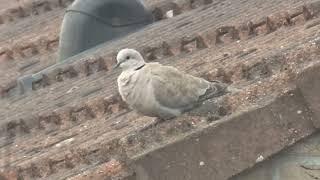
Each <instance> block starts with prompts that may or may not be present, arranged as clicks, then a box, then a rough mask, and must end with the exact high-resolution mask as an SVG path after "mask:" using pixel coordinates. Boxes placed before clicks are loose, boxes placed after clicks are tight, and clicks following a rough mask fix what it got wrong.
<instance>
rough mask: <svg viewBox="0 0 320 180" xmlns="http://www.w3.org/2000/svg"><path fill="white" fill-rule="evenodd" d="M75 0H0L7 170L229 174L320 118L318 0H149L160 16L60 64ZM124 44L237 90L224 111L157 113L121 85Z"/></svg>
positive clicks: (0, 140) (310, 129) (2, 137)
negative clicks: (158, 116) (130, 100)
mask: <svg viewBox="0 0 320 180" xmlns="http://www.w3.org/2000/svg"><path fill="white" fill-rule="evenodd" d="M69 3H70V1H67V0H47V1H45V0H39V1H31V0H30V1H27V0H26V1H24V4H23V5H21V4H16V6H15V5H12V6H11V5H10V6H9V8H8V9H6V8H3V9H2V10H1V13H0V17H1V25H0V33H1V36H0V47H1V49H0V63H1V67H0V68H1V71H0V75H1V76H0V77H1V78H0V93H1V103H0V117H1V121H0V129H1V131H0V150H1V159H0V170H1V171H0V179H1V178H4V179H137V180H144V179H146V180H148V179H150V180H153V179H155V180H158V179H159V180H160V179H174V180H180V179H184V180H185V179H188V180H194V179H197V180H207V179H212V177H214V179H218V180H224V179H228V178H230V177H231V176H233V175H235V174H237V173H240V172H241V171H243V170H245V169H247V168H250V167H252V166H254V165H255V164H256V160H257V158H258V157H259V156H261V155H263V157H264V158H266V157H269V156H271V155H273V154H275V153H277V152H279V151H280V150H282V149H283V148H286V147H287V146H290V145H292V144H293V143H295V142H296V141H298V140H299V139H301V138H303V137H307V136H308V135H310V134H312V133H314V132H316V131H317V128H318V127H319V126H320V123H319V116H320V112H319V97H318V96H317V92H319V91H320V87H319V86H320V84H319V82H318V79H319V76H320V75H319V70H318V69H319V67H320V66H319V64H318V63H319V62H318V61H319V55H320V54H319V46H320V39H319V34H320V30H319V26H318V25H319V24H320V21H319V19H318V18H319V16H320V1H319V0H304V1H296V0H269V1H263V0H239V1H233V0H194V1H188V0H163V1H160V0H159V1H151V0H149V1H146V3H147V5H148V6H149V8H151V9H152V10H153V13H154V15H155V17H156V19H157V21H156V22H155V23H154V24H152V25H150V26H148V27H146V28H145V29H143V30H141V31H138V32H136V33H133V34H130V35H129V36H127V37H124V38H122V39H120V40H117V41H114V42H111V43H106V44H103V45H100V46H98V47H96V48H93V49H91V50H89V51H86V52H85V53H82V54H80V55H79V56H76V57H74V58H71V59H70V60H68V61H67V62H66V63H64V64H56V65H54V64H55V61H56V53H57V52H56V51H57V42H58V38H59V37H58V36H59V34H58V33H59V28H60V27H59V26H60V23H61V20H62V18H63V12H64V10H65V7H66V6H67V5H68V4H69ZM170 10H173V13H174V17H172V18H169V19H167V18H166V17H165V13H166V12H167V11H170ZM124 47H131V48H135V49H138V50H140V51H141V52H142V53H143V55H144V56H145V58H146V59H147V60H148V61H159V62H160V63H163V64H168V65H172V66H175V67H177V68H178V69H181V70H184V71H186V72H188V73H191V74H193V75H196V76H200V77H203V78H206V79H208V80H213V79H218V80H221V81H223V82H226V83H229V84H231V85H232V86H234V87H236V88H238V89H239V92H237V93H234V94H227V95H225V96H223V97H221V98H220V99H219V101H220V102H221V103H220V104H219V108H218V110H217V111H218V112H217V113H218V115H217V116H216V117H196V116H188V115H187V114H186V115H183V116H182V117H179V118H176V119H173V120H170V121H165V122H161V123H160V124H154V120H155V119H154V118H148V117H143V116H141V115H138V114H136V113H134V112H132V111H131V110H129V109H128V108H127V107H126V105H125V103H123V102H122V101H121V100H120V97H119V96H118V94H117V87H116V82H115V79H116V78H117V76H118V75H119V72H118V71H117V72H115V71H112V70H111V66H112V65H113V64H114V57H115V54H116V52H117V51H118V50H119V49H121V48H124ZM52 65H54V66H52ZM49 66H51V67H50V68H47V69H45V68H46V67H49ZM43 69H45V70H43ZM41 70H42V72H41V74H38V75H39V76H40V77H41V78H40V80H39V81H37V82H35V83H34V84H33V90H32V91H31V92H27V93H25V94H22V95H21V94H19V93H18V92H19V88H18V86H17V83H16V80H17V78H18V77H20V76H23V75H28V74H31V73H37V72H39V71H41Z"/></svg>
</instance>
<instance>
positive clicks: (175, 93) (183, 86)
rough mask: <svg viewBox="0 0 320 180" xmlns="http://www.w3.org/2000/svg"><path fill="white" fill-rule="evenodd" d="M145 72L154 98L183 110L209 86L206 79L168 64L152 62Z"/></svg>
mask: <svg viewBox="0 0 320 180" xmlns="http://www.w3.org/2000/svg"><path fill="white" fill-rule="evenodd" d="M147 72H148V73H149V74H148V75H149V77H150V82H151V83H152V87H153V91H154V96H155V99H156V100H157V102H158V103H159V104H160V105H162V106H165V107H167V108H173V109H182V110H183V109H186V108H190V107H193V106H194V105H195V104H196V103H197V102H198V100H199V98H200V96H202V95H204V94H205V93H206V91H207V89H209V88H210V83H209V82H208V81H206V80H204V79H201V78H197V77H194V76H191V75H188V74H185V73H183V72H181V71H179V70H177V69H175V68H173V67H170V66H163V65H160V64H153V65H150V66H148V67H147Z"/></svg>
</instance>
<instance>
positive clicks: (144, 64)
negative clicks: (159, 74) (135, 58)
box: [135, 64, 146, 71]
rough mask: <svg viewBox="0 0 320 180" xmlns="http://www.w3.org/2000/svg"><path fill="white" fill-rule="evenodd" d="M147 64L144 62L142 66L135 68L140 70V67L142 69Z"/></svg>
mask: <svg viewBox="0 0 320 180" xmlns="http://www.w3.org/2000/svg"><path fill="white" fill-rule="evenodd" d="M145 65H146V64H143V65H142V66H140V67H137V68H136V69H135V71H138V70H139V69H142V68H143V67H144V66H145Z"/></svg>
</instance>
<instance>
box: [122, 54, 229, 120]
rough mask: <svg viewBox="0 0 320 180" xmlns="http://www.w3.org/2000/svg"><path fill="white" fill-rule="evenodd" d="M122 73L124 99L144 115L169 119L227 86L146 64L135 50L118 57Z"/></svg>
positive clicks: (174, 69)
mask: <svg viewBox="0 0 320 180" xmlns="http://www.w3.org/2000/svg"><path fill="white" fill-rule="evenodd" d="M116 67H121V69H122V73H121V74H120V76H119V77H118V80H117V82H118V88H119V93H120V95H121V97H122V99H123V100H124V101H125V102H126V103H127V104H128V105H129V106H130V107H131V108H132V109H134V110H136V111H138V112H140V113H141V114H143V115H146V116H151V117H159V118H161V119H170V118H173V117H176V116H179V115H181V114H182V113H183V112H186V111H190V110H191V109H193V108H195V107H197V106H199V105H201V103H202V102H203V101H204V100H206V99H209V98H213V97H217V96H221V95H222V94H224V92H225V89H226V86H225V84H223V83H220V82H209V81H207V80H205V79H202V78H198V77H194V76H192V75H189V74H186V73H184V72H181V71H179V70H178V69H176V68H174V67H170V66H164V65H161V64H159V63H146V62H145V61H144V59H143V57H142V56H141V54H140V53H139V52H138V51H136V50H134V49H123V50H121V51H120V52H119V53H118V55H117V65H116Z"/></svg>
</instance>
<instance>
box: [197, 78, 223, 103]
mask: <svg viewBox="0 0 320 180" xmlns="http://www.w3.org/2000/svg"><path fill="white" fill-rule="evenodd" d="M228 86H229V85H228V84H226V83H222V82H220V81H212V82H210V87H209V88H208V89H207V90H206V92H205V93H204V95H202V96H200V98H199V100H200V101H205V100H207V99H211V98H214V97H219V96H222V95H225V94H227V93H228V92H229V91H228Z"/></svg>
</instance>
